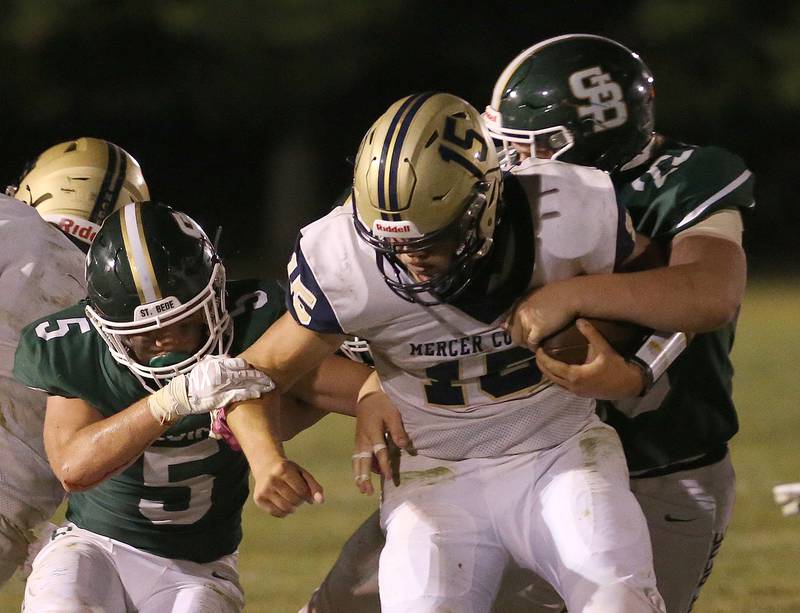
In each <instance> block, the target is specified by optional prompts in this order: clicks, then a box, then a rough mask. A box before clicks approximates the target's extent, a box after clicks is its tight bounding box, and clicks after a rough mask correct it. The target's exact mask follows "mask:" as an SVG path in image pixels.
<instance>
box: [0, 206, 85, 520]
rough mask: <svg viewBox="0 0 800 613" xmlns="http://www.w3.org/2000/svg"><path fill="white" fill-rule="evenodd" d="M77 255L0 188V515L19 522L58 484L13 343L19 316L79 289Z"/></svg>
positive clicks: (52, 495) (36, 312) (44, 509)
mask: <svg viewBox="0 0 800 613" xmlns="http://www.w3.org/2000/svg"><path fill="white" fill-rule="evenodd" d="M84 258H85V256H84V254H83V253H82V252H81V250H80V249H78V248H77V247H76V246H75V245H73V244H72V243H71V242H70V241H69V239H67V238H66V237H65V236H64V235H63V234H62V233H61V232H60V231H59V230H57V229H55V228H54V227H52V226H51V225H50V224H48V223H47V222H46V221H44V220H43V219H42V218H41V217H40V216H39V214H38V213H37V212H36V210H35V209H34V208H33V207H30V206H28V205H27V204H25V203H23V202H20V201H18V200H14V199H13V198H9V197H8V196H3V195H0V515H3V516H5V517H6V518H8V519H13V521H15V522H18V523H19V524H21V525H23V526H26V525H29V523H30V522H29V519H30V518H29V513H30V509H34V510H35V511H36V512H38V513H39V514H41V515H42V518H44V517H49V516H50V515H51V514H52V513H53V511H55V509H56V507H57V506H58V504H59V503H60V502H61V499H62V497H63V495H64V492H63V490H62V488H61V485H60V483H59V482H58V480H57V479H56V478H55V477H54V476H53V474H52V472H51V470H50V466H49V465H48V463H47V459H46V457H45V453H44V445H43V443H42V425H43V421H44V408H45V400H46V396H45V394H44V393H42V392H37V391H33V390H31V389H28V388H27V387H25V386H24V385H22V384H21V383H18V382H17V381H16V380H15V379H14V378H13V375H12V374H11V371H12V368H13V366H14V351H15V350H16V348H17V343H18V342H19V335H20V331H21V330H22V328H23V327H24V326H25V325H26V324H28V323H30V322H31V321H33V320H34V319H38V318H39V317H42V316H44V315H47V314H48V313H52V312H54V311H57V310H59V309H62V308H65V307H67V306H69V305H71V304H75V303H76V302H77V301H78V300H80V299H81V298H83V297H84V296H86V291H85V289H84V288H85V285H84V281H83V279H84V272H83V269H84ZM42 518H40V519H42Z"/></svg>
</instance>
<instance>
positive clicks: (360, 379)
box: [282, 355, 373, 440]
mask: <svg viewBox="0 0 800 613" xmlns="http://www.w3.org/2000/svg"><path fill="white" fill-rule="evenodd" d="M372 372H373V369H372V368H370V367H369V366H367V365H366V364H359V363H357V362H354V361H352V360H349V359H347V358H343V357H341V356H338V355H333V356H329V357H328V358H326V359H325V361H324V362H323V363H322V365H320V367H319V368H317V369H315V370H314V371H312V372H311V373H309V374H308V375H306V376H304V377H303V378H302V379H300V380H299V381H298V382H297V383H296V384H295V386H294V387H293V388H292V390H291V394H292V395H293V396H295V397H297V398H298V399H300V400H302V401H303V402H305V403H307V404H310V405H312V406H314V407H316V408H318V409H321V410H323V411H325V412H328V413H341V414H343V415H349V416H350V417H355V410H356V402H357V400H358V391H359V389H361V385H362V384H363V383H364V381H365V380H366V379H367V377H369V376H370V374H371V373H372ZM286 414H287V411H283V413H282V415H283V416H285V415H286ZM284 440H285V439H284Z"/></svg>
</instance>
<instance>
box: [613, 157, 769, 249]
mask: <svg viewBox="0 0 800 613" xmlns="http://www.w3.org/2000/svg"><path fill="white" fill-rule="evenodd" d="M754 183H755V179H754V177H753V173H752V172H750V170H748V168H747V167H746V166H745V164H744V161H743V160H742V159H741V158H740V157H738V156H737V155H734V154H733V153H731V152H730V151H727V150H725V149H722V148H720V147H686V148H683V149H671V150H668V151H667V152H666V153H665V155H662V156H660V157H659V158H658V159H657V160H656V161H655V162H654V163H653V164H652V165H651V166H650V168H649V169H648V171H647V172H646V173H644V174H643V175H641V176H640V177H639V178H637V179H636V180H634V181H632V182H631V184H630V186H628V187H626V188H625V189H626V190H627V191H628V197H629V198H630V199H631V200H632V201H633V202H634V203H637V202H641V203H643V205H642V206H641V207H640V213H641V215H640V220H639V223H638V229H639V230H640V231H642V232H644V233H646V234H648V235H649V236H651V237H658V238H665V239H671V238H672V237H674V236H675V235H676V234H678V233H679V232H682V231H684V230H686V229H687V228H690V227H692V226H693V225H695V224H697V223H698V222H700V221H702V220H703V219H706V218H707V217H709V216H710V215H713V214H714V213H716V212H718V211H721V210H724V209H740V210H741V209H748V208H752V207H753V206H755V199H754V195H753V188H754ZM645 203H646V205H645ZM645 206H646V208H645Z"/></svg>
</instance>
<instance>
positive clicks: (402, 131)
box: [352, 92, 502, 304]
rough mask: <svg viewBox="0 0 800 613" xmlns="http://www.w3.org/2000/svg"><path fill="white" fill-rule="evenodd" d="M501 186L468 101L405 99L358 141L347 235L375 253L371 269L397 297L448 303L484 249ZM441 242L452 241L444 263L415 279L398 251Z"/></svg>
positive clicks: (488, 142) (488, 145)
mask: <svg viewBox="0 0 800 613" xmlns="http://www.w3.org/2000/svg"><path fill="white" fill-rule="evenodd" d="M501 187H502V179H501V172H500V168H499V165H498V163H497V155H496V152H495V148H494V146H493V144H492V142H491V139H490V137H489V135H488V133H487V132H486V127H485V125H484V123H483V121H482V120H481V117H480V114H479V113H478V112H477V111H476V110H475V109H474V108H473V107H472V106H471V105H470V104H469V103H467V102H465V101H464V100H462V99H460V98H457V97H456V96H453V95H450V94H443V93H431V92H428V93H423V94H416V95H412V96H407V97H405V98H402V99H401V100H398V101H397V102H395V103H394V104H393V105H392V106H390V107H389V109H388V110H387V111H386V112H385V113H384V114H383V115H382V116H381V117H380V118H379V119H378V120H377V121H376V122H375V123H374V124H373V125H372V127H371V128H370V129H369V130H368V131H367V133H366V135H365V136H364V139H363V140H362V142H361V147H360V148H359V151H358V155H357V156H356V162H355V173H354V177H353V191H352V199H353V203H354V207H353V209H354V218H353V219H354V223H355V228H356V232H357V233H358V235H359V237H361V239H362V240H364V241H366V242H367V243H368V244H369V245H370V246H371V247H373V248H374V249H375V250H376V251H377V252H378V254H379V257H378V268H379V269H380V271H381V273H382V274H383V277H384V279H385V280H386V283H387V284H388V286H389V287H390V288H391V289H392V291H394V292H395V293H396V294H397V295H398V296H400V297H401V298H403V299H405V300H409V301H411V302H418V303H421V304H439V303H441V302H447V301H451V300H453V299H454V298H455V297H456V296H458V295H459V294H460V293H461V292H462V291H463V290H464V288H465V287H466V286H467V285H468V283H469V281H470V278H471V273H472V271H473V270H474V268H475V266H476V265H477V263H478V262H479V261H480V260H481V258H483V257H484V256H485V255H486V254H487V253H488V252H489V250H490V248H491V245H492V240H493V235H494V229H495V223H496V222H497V208H498V202H499V199H500V190H501ZM442 239H452V240H453V241H454V244H455V249H454V255H453V258H452V261H451V263H450V265H449V267H448V269H447V270H445V271H443V272H441V273H438V274H436V275H434V276H433V277H431V278H430V279H428V280H426V281H417V280H415V279H414V278H413V277H412V276H411V274H410V272H409V271H408V270H407V269H406V267H405V266H404V265H403V263H402V262H401V261H400V260H399V259H398V257H397V256H398V254H400V253H413V252H417V251H424V250H425V249H428V248H430V247H431V245H434V244H435V243H436V242H437V241H440V240H442ZM423 294H424V296H423Z"/></svg>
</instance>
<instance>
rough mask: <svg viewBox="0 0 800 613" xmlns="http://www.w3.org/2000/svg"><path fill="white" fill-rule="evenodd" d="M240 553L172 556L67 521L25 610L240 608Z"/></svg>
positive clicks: (205, 611) (82, 612) (31, 582)
mask: <svg viewBox="0 0 800 613" xmlns="http://www.w3.org/2000/svg"><path fill="white" fill-rule="evenodd" d="M236 561H237V554H235V553H234V554H230V555H227V556H223V557H222V558H219V559H218V560H214V561H213V562H209V563H206V564H199V563H197V562H190V561H188V560H171V559H169V558H162V557H160V556H157V555H154V554H151V553H146V552H144V551H141V550H139V549H136V548H134V547H131V546H129V545H126V544H124V543H121V542H119V541H116V540H114V539H110V538H107V537H105V536H100V535H98V534H95V533H93V532H89V531H88V530H82V529H81V528H78V527H77V526H75V525H74V524H66V525H65V526H62V527H60V528H59V529H58V530H56V532H54V533H53V538H52V540H51V541H50V542H49V543H48V544H47V545H46V546H45V547H44V548H43V549H42V550H41V551H40V552H39V555H38V556H36V559H35V560H34V562H33V571H32V572H31V576H30V577H29V578H28V582H27V584H26V587H25V601H24V602H23V611H25V613H67V612H69V613H89V612H91V613H122V612H125V611H137V612H139V613H238V612H240V611H241V610H242V608H243V607H244V594H243V592H242V588H241V586H240V585H239V572H238V570H237V568H236Z"/></svg>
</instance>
